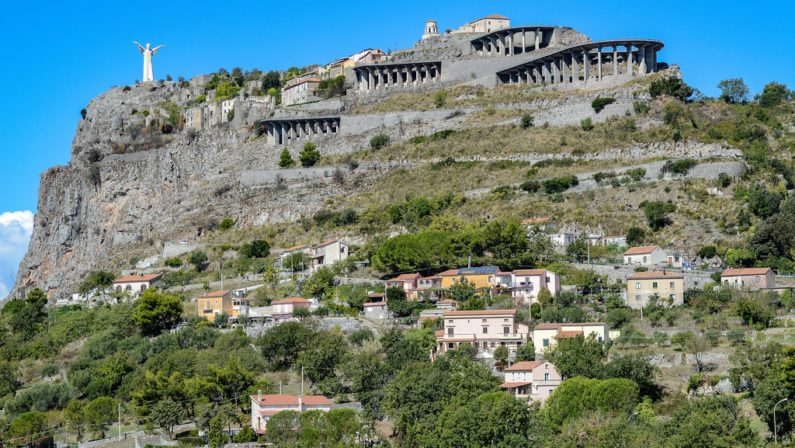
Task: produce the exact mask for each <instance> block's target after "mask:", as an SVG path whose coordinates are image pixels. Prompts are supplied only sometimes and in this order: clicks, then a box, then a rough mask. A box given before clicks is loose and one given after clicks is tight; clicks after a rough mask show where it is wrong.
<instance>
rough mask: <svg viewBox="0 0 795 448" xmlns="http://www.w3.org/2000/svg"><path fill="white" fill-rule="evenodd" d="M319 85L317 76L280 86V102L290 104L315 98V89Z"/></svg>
mask: <svg viewBox="0 0 795 448" xmlns="http://www.w3.org/2000/svg"><path fill="white" fill-rule="evenodd" d="M319 85H320V79H319V78H307V79H303V80H300V81H296V82H293V83H291V84H288V85H286V86H284V87H282V104H283V105H285V106H290V105H293V104H301V103H306V102H308V101H314V100H315V99H316V98H317V97H316V96H315V90H317V87H318V86H319Z"/></svg>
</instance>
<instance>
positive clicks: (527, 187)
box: [519, 180, 540, 193]
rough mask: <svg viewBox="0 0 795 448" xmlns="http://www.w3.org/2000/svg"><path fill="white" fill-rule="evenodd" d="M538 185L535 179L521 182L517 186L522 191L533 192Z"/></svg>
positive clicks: (536, 189)
mask: <svg viewBox="0 0 795 448" xmlns="http://www.w3.org/2000/svg"><path fill="white" fill-rule="evenodd" d="M539 187H540V185H539V183H538V181H537V180H529V181H527V182H524V183H522V185H520V186H519V188H521V189H522V190H523V191H525V192H527V193H535V192H537V191H538V188H539Z"/></svg>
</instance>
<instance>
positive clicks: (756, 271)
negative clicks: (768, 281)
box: [720, 268, 771, 277]
mask: <svg viewBox="0 0 795 448" xmlns="http://www.w3.org/2000/svg"><path fill="white" fill-rule="evenodd" d="M770 271H771V269H770V268H741V269H726V270H725V271H723V273H722V274H721V275H720V276H721V277H736V276H738V275H767V273H768V272H770Z"/></svg>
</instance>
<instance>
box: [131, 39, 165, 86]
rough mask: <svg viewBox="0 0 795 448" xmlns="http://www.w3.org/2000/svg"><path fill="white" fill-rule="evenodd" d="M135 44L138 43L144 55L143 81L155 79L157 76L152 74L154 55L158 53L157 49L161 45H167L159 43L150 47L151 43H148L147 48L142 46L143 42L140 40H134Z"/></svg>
mask: <svg viewBox="0 0 795 448" xmlns="http://www.w3.org/2000/svg"><path fill="white" fill-rule="evenodd" d="M133 43H134V44H135V45H138V50H139V51H140V52H141V54H142V55H144V79H143V82H147V81H154V80H155V77H154V75H153V74H152V56H153V55H154V54H155V53H157V50H159V49H160V47H165V45H158V46H156V47H155V48H149V44H146V48H144V47H142V46H141V44H139V43H138V42H135V41H133Z"/></svg>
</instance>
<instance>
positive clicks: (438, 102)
mask: <svg viewBox="0 0 795 448" xmlns="http://www.w3.org/2000/svg"><path fill="white" fill-rule="evenodd" d="M445 101H447V91H446V90H440V91H438V92H436V94H435V95H433V104H434V105H435V106H436V107H442V106H444V103H445Z"/></svg>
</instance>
